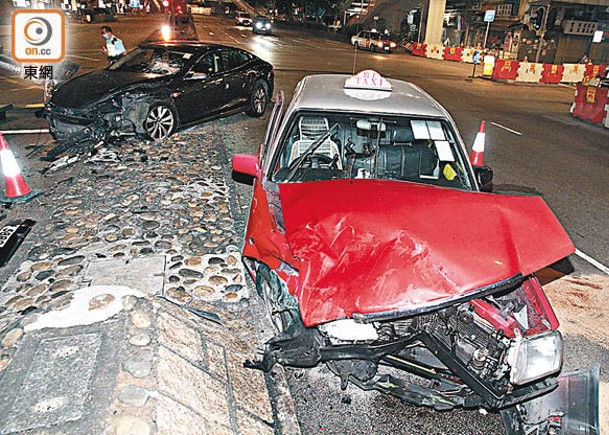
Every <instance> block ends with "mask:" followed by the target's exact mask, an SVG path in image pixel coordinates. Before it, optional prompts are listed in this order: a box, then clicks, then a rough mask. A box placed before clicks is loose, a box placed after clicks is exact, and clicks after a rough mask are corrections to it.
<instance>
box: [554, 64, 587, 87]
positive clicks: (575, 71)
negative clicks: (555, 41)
mask: <svg viewBox="0 0 609 435" xmlns="http://www.w3.org/2000/svg"><path fill="white" fill-rule="evenodd" d="M563 67H564V69H563V72H562V78H561V80H560V81H561V83H579V82H581V81H582V80H583V78H584V72H585V71H586V65H582V64H581V63H565V64H563Z"/></svg>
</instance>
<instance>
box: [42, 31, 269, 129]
mask: <svg viewBox="0 0 609 435" xmlns="http://www.w3.org/2000/svg"><path fill="white" fill-rule="evenodd" d="M273 80H274V73H273V67H272V65H270V64H269V63H267V62H265V61H263V60H261V59H259V58H258V57H256V56H254V55H253V54H251V53H249V52H247V51H244V50H241V49H238V48H233V47H227V46H223V45H215V44H206V43H201V42H190V41H187V42H182V41H180V42H167V43H153V44H147V45H142V46H140V47H138V48H136V49H135V50H133V51H131V52H130V53H128V54H127V55H126V56H125V57H123V58H122V59H120V60H119V61H118V62H116V63H114V64H113V65H110V66H109V67H108V68H106V69H103V70H100V71H94V72H91V73H88V74H84V75H82V76H79V77H76V78H74V79H72V80H69V81H67V82H65V83H64V84H62V85H61V86H60V87H58V88H57V89H56V90H55V91H54V92H53V94H52V95H51V98H50V100H49V102H48V104H47V106H46V110H45V114H46V117H47V118H48V121H49V127H50V131H51V134H52V135H53V136H54V137H55V138H56V139H58V140H60V141H61V140H68V139H70V138H72V139H73V138H74V137H79V140H85V139H88V140H100V139H101V140H106V139H108V137H112V136H119V135H122V134H133V133H136V134H140V135H144V136H146V137H148V138H149V139H152V140H163V139H165V138H167V137H168V136H170V135H171V134H172V133H173V132H174V131H175V130H176V129H177V128H180V127H184V126H188V125H190V124H193V123H196V122H198V121H201V120H203V119H210V118H215V117H219V116H222V115H227V114H231V113H235V112H239V111H245V112H246V113H247V114H248V115H250V116H253V117H258V116H261V115H262V114H263V113H264V111H265V110H266V106H267V104H268V102H269V99H270V96H271V95H272V93H273ZM83 132H84V133H83ZM84 136H89V137H87V138H85V137H84Z"/></svg>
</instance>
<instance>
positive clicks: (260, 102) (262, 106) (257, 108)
mask: <svg viewBox="0 0 609 435" xmlns="http://www.w3.org/2000/svg"><path fill="white" fill-rule="evenodd" d="M268 100H269V96H268V91H267V86H266V84H265V83H264V82H262V81H261V80H258V81H257V82H256V83H254V86H253V87H252V93H251V94H250V101H249V104H248V109H247V114H248V115H249V116H252V117H254V118H258V117H259V116H262V115H263V114H264V111H265V110H266V105H267V103H268Z"/></svg>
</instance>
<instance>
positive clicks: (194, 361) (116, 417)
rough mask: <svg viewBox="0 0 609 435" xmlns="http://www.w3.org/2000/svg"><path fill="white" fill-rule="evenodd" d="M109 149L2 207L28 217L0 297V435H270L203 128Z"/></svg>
mask: <svg viewBox="0 0 609 435" xmlns="http://www.w3.org/2000/svg"><path fill="white" fill-rule="evenodd" d="M120 153H121V158H120V161H114V159H111V158H110V159H107V161H98V162H95V164H91V165H85V164H84V162H82V161H81V162H76V164H73V165H72V166H71V167H70V168H66V171H68V172H67V175H69V178H68V179H67V180H69V181H71V182H69V183H61V182H60V181H58V182H57V183H56V185H57V186H60V187H55V188H53V189H49V190H48V192H47V195H46V196H45V197H44V203H41V204H38V203H30V204H26V205H25V206H24V208H22V209H19V210H13V209H11V210H9V211H10V212H11V216H10V217H11V219H12V218H13V217H14V216H12V213H14V212H16V211H18V212H20V213H30V214H34V213H38V214H37V216H42V217H41V219H40V220H39V222H38V223H37V225H36V230H37V231H36V238H31V239H28V245H27V249H21V250H20V251H19V252H18V258H16V257H17V256H15V257H14V259H13V261H10V262H9V264H8V265H11V264H13V265H14V266H13V267H14V268H15V272H14V273H13V274H12V275H10V276H9V277H8V279H7V281H6V283H5V284H4V285H3V286H2V290H1V291H0V341H2V343H14V344H12V345H11V346H10V347H5V344H2V347H1V348H0V378H1V380H2V382H0V415H2V416H3V419H2V420H1V421H0V433H3V434H4V433H6V434H10V433H16V432H19V431H24V430H37V431H40V430H42V431H44V430H45V429H47V428H49V427H51V426H52V427H53V428H54V430H60V431H61V430H64V431H66V432H71V433H101V432H104V431H105V432H113V431H114V432H116V433H128V432H122V431H124V430H127V429H128V428H135V427H137V428H139V429H138V430H139V431H140V432H138V433H159V434H163V433H164V434H173V433H184V434H188V433H191V434H193V435H198V434H201V433H214V434H216V433H218V434H220V433H227V434H237V433H256V434H269V435H270V434H273V433H274V427H275V425H276V424H280V423H279V422H277V421H276V419H275V415H274V413H273V408H272V406H271V400H270V396H269V393H268V390H267V386H266V381H265V375H264V374H262V373H260V372H253V371H249V370H246V369H244V368H243V367H242V362H243V361H244V360H246V359H252V358H254V357H255V352H256V349H257V347H258V345H259V342H258V339H257V336H256V334H257V331H256V328H255V327H254V326H253V325H254V324H255V322H257V321H259V319H260V318H262V315H261V310H262V309H261V308H260V307H258V308H259V310H260V312H256V311H255V310H254V308H255V307H254V306H250V304H249V302H248V298H249V291H248V289H247V285H246V284H247V283H246V276H245V274H244V270H243V267H242V265H241V259H240V255H239V253H238V251H237V247H236V245H237V243H238V240H239V236H238V235H237V231H238V230H237V229H236V226H235V221H234V219H233V216H232V214H231V209H232V208H233V205H232V203H231V202H232V198H231V196H230V190H229V187H228V185H227V179H226V177H225V173H224V170H223V164H226V162H227V159H226V157H225V156H224V154H223V150H222V149H221V148H220V147H219V145H218V144H217V141H214V140H212V136H211V135H210V134H209V133H208V132H207V131H205V130H203V131H200V132H196V133H191V134H189V135H187V136H186V135H185V136H182V135H179V136H177V135H176V136H173V137H172V138H171V139H170V140H167V141H166V142H165V143H164V144H163V145H159V144H149V143H144V142H141V141H137V140H130V141H127V142H126V143H124V144H122V147H121V151H120ZM142 156H146V157H147V158H146V159H142ZM123 168H124V169H123ZM49 175H51V174H49ZM59 183H61V184H59ZM41 206H42V207H45V211H46V213H44V214H43V213H40V207H41ZM104 280H107V281H109V282H111V283H112V284H107V283H104ZM100 283H101V284H100ZM114 286H119V287H114ZM156 295H163V297H162V298H158V297H155V296H156ZM176 305H177V306H176ZM245 307H248V308H247V309H245ZM188 312H190V313H193V314H194V316H191V315H189V314H188ZM220 319H221V321H222V324H221V325H220V324H218V322H217V321H218V320H220ZM209 320H211V321H209ZM15 328H18V329H19V330H21V331H22V332H21V336H20V337H16V335H18V334H17V333H15V332H11V331H13V330H15ZM75 355H78V357H77V358H75ZM68 360H70V361H74V363H73V364H67V363H66V361H68ZM76 361H77V362H76ZM30 367H31V368H33V369H35V370H37V374H35V373H34V372H32V371H31V370H32V369H28V368H30ZM65 367H72V373H68V372H69V370H64V368H65ZM40 374H42V375H43V376H45V377H46V378H47V380H46V381H45V382H46V384H45V385H41V384H40V383H39V381H38V380H37V379H39V375H40ZM72 376H74V377H77V378H78V381H77V380H76V379H74V381H73V382H72ZM83 379H84V380H87V379H88V380H89V381H88V382H86V383H83V382H82V380H83ZM16 383H19V385H22V388H12V387H11V385H15V384H16ZM76 387H78V389H79V391H78V393H76V392H75V390H72V389H71V388H76ZM82 397H89V399H88V400H87V402H86V406H85V402H83V401H82V400H81V398H82ZM38 409H47V411H46V413H45V414H44V415H43V414H37V412H38V411H36V410H38ZM41 415H42V417H41ZM69 416H71V417H70V419H71V420H70V419H68V417H69ZM99 416H104V418H102V419H99ZM68 420H69V421H68Z"/></svg>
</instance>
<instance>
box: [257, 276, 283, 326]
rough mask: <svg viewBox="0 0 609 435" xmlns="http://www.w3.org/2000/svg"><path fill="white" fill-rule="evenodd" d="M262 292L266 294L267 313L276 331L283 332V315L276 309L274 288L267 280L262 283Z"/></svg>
mask: <svg viewBox="0 0 609 435" xmlns="http://www.w3.org/2000/svg"><path fill="white" fill-rule="evenodd" d="M262 293H263V295H264V305H265V308H266V314H267V316H268V318H269V320H270V321H271V324H272V325H273V329H274V330H275V333H276V334H281V333H282V332H283V331H284V330H285V325H284V322H283V317H282V316H281V313H278V312H276V311H275V307H274V304H273V289H272V288H271V286H270V285H269V283H268V282H266V281H264V282H263V283H262Z"/></svg>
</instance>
